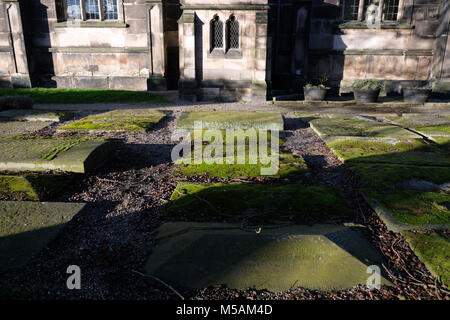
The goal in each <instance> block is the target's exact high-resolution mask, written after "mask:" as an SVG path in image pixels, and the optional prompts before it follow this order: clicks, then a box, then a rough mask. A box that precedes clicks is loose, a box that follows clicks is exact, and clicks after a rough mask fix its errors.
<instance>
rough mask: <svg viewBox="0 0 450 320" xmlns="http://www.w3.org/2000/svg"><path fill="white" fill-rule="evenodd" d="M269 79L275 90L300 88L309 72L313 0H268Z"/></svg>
mask: <svg viewBox="0 0 450 320" xmlns="http://www.w3.org/2000/svg"><path fill="white" fill-rule="evenodd" d="M269 5H270V10H269V25H268V35H269V41H270V40H271V57H270V58H269V62H268V67H269V68H271V72H270V80H271V89H272V90H273V91H285V92H298V90H299V88H300V87H301V86H302V85H303V84H305V83H306V77H307V74H308V70H307V66H308V61H307V60H308V41H309V29H310V28H309V26H310V8H311V3H310V2H298V1H295V0H291V1H286V0H283V1H282V0H270V1H269Z"/></svg>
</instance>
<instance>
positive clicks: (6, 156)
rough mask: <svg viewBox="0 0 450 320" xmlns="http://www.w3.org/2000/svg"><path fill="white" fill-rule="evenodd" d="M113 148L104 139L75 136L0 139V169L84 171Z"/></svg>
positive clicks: (90, 169) (95, 165)
mask: <svg viewBox="0 0 450 320" xmlns="http://www.w3.org/2000/svg"><path fill="white" fill-rule="evenodd" d="M112 151H113V149H112V145H111V142H109V141H105V140H86V139H75V138H62V139H61V138H56V139H55V138H53V139H12V140H6V139H3V140H0V170H3V171H5V170H7V171H34V172H39V171H49V170H55V171H65V172H78V173H85V172H88V171H92V170H94V169H96V168H98V167H100V166H101V165H103V163H104V162H105V161H106V160H107V159H109V157H110V156H111V153H112Z"/></svg>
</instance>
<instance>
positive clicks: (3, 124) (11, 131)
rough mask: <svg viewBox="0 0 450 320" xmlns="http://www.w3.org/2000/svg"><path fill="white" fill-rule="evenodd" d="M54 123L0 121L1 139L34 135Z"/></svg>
mask: <svg viewBox="0 0 450 320" xmlns="http://www.w3.org/2000/svg"><path fill="white" fill-rule="evenodd" d="M52 123H53V122H48V121H33V122H27V121H2V120H0V138H4V137H8V136H17V135H22V134H26V133H32V132H34V131H38V130H41V129H44V128H45V127H47V126H49V125H51V124H52Z"/></svg>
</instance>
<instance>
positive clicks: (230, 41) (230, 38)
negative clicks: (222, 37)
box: [227, 16, 239, 49]
mask: <svg viewBox="0 0 450 320" xmlns="http://www.w3.org/2000/svg"><path fill="white" fill-rule="evenodd" d="M227 48H228V49H239V22H238V21H237V20H236V17H235V16H231V17H230V19H228V21H227Z"/></svg>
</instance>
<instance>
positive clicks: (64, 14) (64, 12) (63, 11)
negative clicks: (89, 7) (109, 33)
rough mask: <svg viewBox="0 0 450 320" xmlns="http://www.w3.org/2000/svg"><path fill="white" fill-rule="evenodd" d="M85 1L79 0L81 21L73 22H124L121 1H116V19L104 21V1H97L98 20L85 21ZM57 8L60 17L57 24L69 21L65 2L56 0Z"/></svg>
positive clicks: (64, 0) (65, 0)
mask: <svg viewBox="0 0 450 320" xmlns="http://www.w3.org/2000/svg"><path fill="white" fill-rule="evenodd" d="M85 1H86V0H80V6H81V19H80V20H75V21H81V22H82V23H99V22H100V23H117V22H121V21H122V22H123V21H124V8H123V6H124V4H123V0H116V1H117V19H105V12H104V6H103V4H104V3H103V2H104V0H97V1H98V5H99V14H100V18H99V19H87V17H86V5H85ZM57 6H60V7H61V9H60V15H61V17H59V19H58V21H59V22H67V21H69V17H68V14H67V0H59V1H58V0H57Z"/></svg>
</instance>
